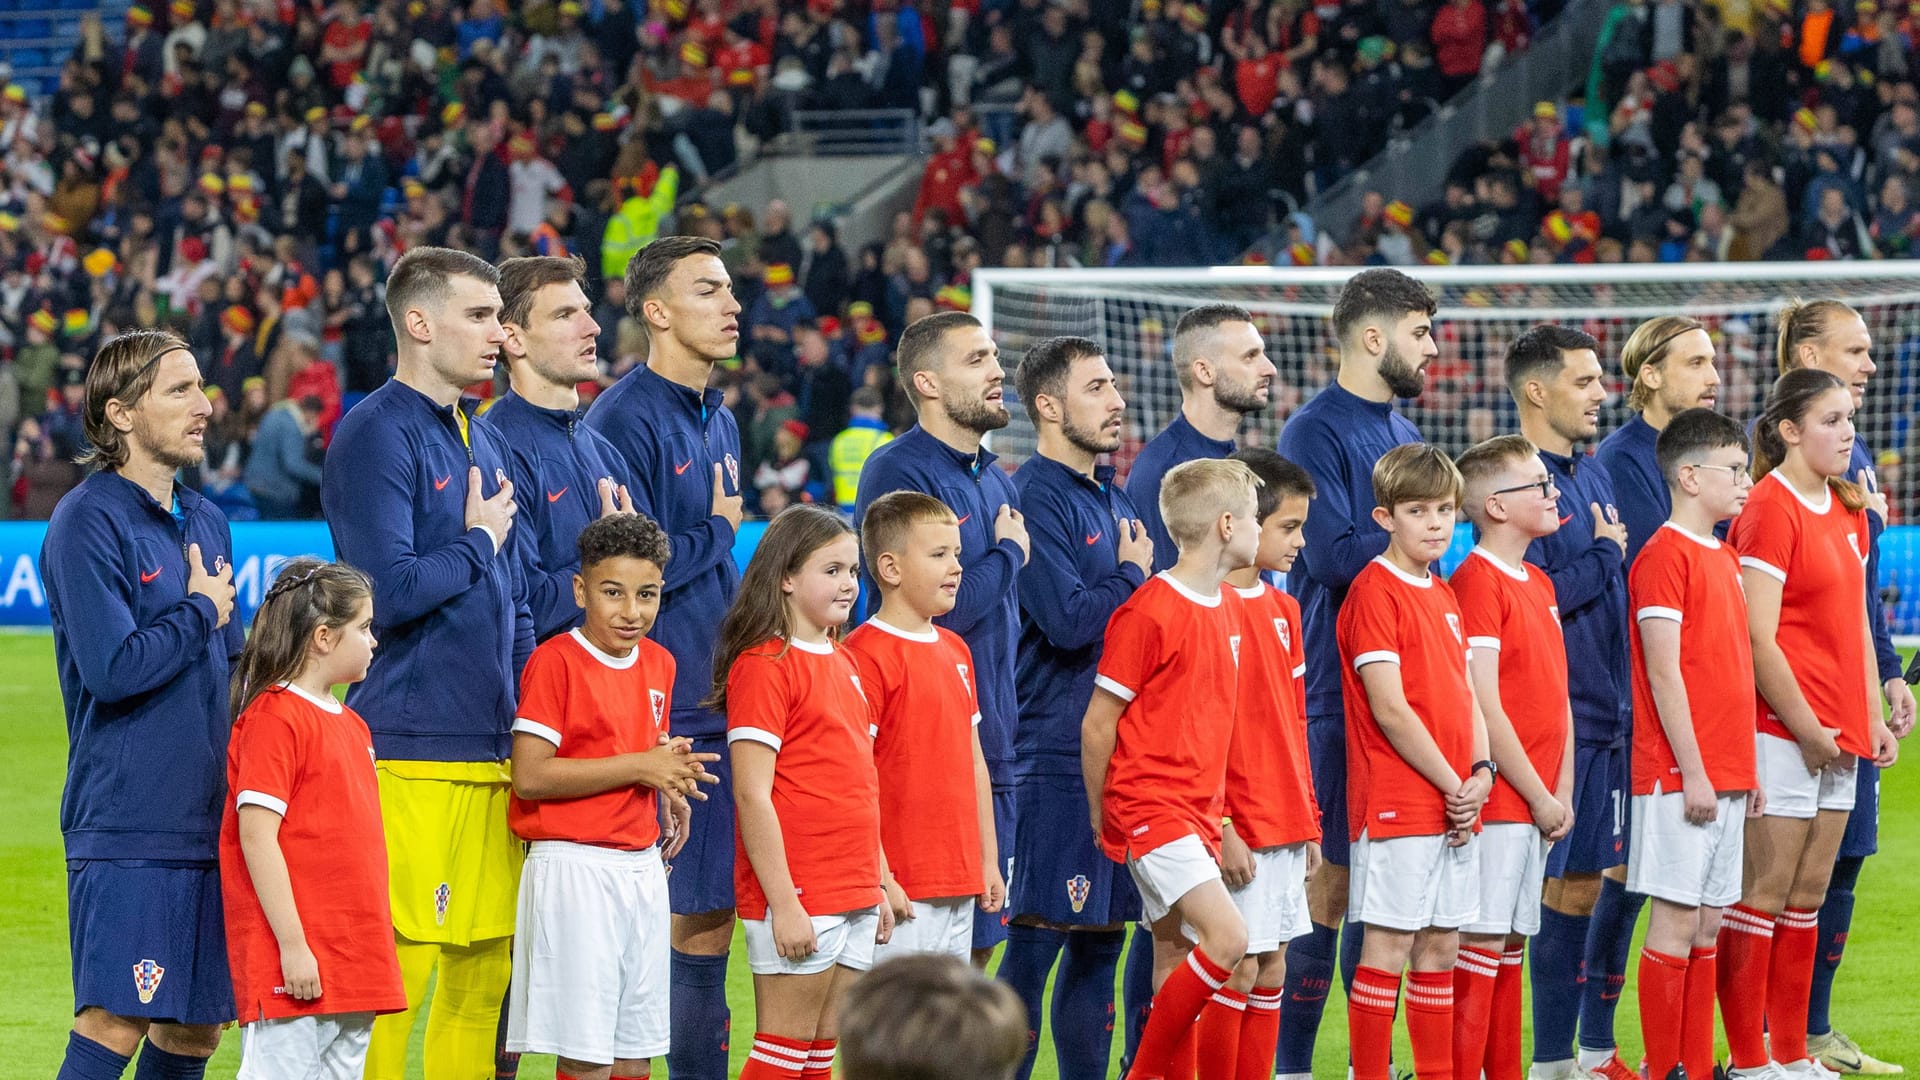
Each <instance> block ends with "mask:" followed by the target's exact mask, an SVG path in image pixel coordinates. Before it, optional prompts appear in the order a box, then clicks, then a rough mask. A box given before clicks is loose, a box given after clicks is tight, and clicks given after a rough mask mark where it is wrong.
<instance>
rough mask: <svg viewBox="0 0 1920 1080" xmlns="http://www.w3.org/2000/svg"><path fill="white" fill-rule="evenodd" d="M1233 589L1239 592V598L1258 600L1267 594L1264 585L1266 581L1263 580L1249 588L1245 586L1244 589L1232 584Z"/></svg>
mask: <svg viewBox="0 0 1920 1080" xmlns="http://www.w3.org/2000/svg"><path fill="white" fill-rule="evenodd" d="M1233 591H1234V592H1237V593H1239V594H1240V599H1242V600H1258V599H1260V598H1261V597H1263V596H1265V595H1267V585H1266V582H1264V581H1263V582H1261V583H1259V584H1257V585H1254V586H1252V587H1250V588H1245V589H1242V588H1240V587H1239V586H1238V585H1236V586H1234V588H1233Z"/></svg>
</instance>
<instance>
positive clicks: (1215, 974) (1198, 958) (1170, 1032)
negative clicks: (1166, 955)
mask: <svg viewBox="0 0 1920 1080" xmlns="http://www.w3.org/2000/svg"><path fill="white" fill-rule="evenodd" d="M1228 974H1230V973H1229V972H1228V971H1227V969H1226V968H1223V967H1221V966H1220V965H1219V964H1216V963H1214V962H1213V961H1212V960H1209V959H1207V956H1206V954H1205V953H1202V952H1201V951H1200V950H1199V949H1194V950H1193V951H1191V952H1189V953H1187V958H1186V959H1185V960H1183V961H1181V963H1180V964H1179V965H1178V966H1177V967H1175V968H1174V969H1173V972H1172V973H1171V974H1169V975H1168V976H1167V981H1166V982H1164V983H1161V984H1160V992H1159V993H1157V994H1155V995H1153V1009H1152V1011H1151V1012H1149V1013H1148V1014H1147V1027H1146V1030H1145V1031H1143V1032H1141V1033H1140V1048H1139V1049H1138V1050H1136V1051H1134V1055H1133V1069H1132V1071H1131V1072H1129V1073H1128V1074H1127V1075H1128V1076H1129V1077H1132V1078H1133V1080H1158V1078H1161V1077H1166V1076H1169V1075H1171V1074H1172V1071H1173V1067H1174V1060H1175V1059H1174V1052H1175V1050H1176V1049H1177V1048H1178V1046H1179V1044H1180V1041H1181V1036H1182V1035H1185V1034H1187V1033H1188V1032H1190V1031H1192V1030H1193V1021H1194V1019H1195V1018H1196V1017H1198V1016H1199V1015H1200V1010H1201V1009H1202V1008H1204V1007H1205V1006H1206V1004H1207V999H1208V998H1210V997H1212V996H1213V994H1214V992H1215V991H1216V990H1219V989H1220V988H1221V987H1222V986H1225V985H1226V984H1227V976H1228Z"/></svg>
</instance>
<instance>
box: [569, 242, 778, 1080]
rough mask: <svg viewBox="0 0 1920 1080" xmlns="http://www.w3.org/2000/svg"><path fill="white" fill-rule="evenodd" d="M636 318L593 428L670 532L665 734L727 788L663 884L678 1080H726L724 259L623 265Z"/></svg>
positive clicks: (733, 504) (698, 805)
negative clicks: (634, 359) (716, 667)
mask: <svg viewBox="0 0 1920 1080" xmlns="http://www.w3.org/2000/svg"><path fill="white" fill-rule="evenodd" d="M626 288H627V314H628V315H631V316H632V317H633V318H634V320H635V321H637V322H639V323H640V325H641V326H643V327H645V328H646V331H647V362H646V364H645V365H644V366H642V367H638V368H635V369H634V370H632V371H630V372H628V373H627V374H626V375H624V376H622V377H621V379H620V381H619V382H617V383H614V384H613V385H612V386H611V387H608V388H607V390H606V392H604V393H602V394H601V395H600V396H599V397H598V398H596V399H594V402H593V407H592V408H590V409H588V410H587V426H588V427H591V428H593V429H594V430H596V431H598V432H599V433H600V434H602V435H604V436H606V439H607V441H608V442H609V443H611V444H613V447H614V448H615V449H616V450H618V451H619V452H620V455H621V457H623V458H625V459H626V463H627V468H628V470H629V476H630V477H631V479H632V487H631V491H632V494H633V504H632V505H633V509H635V510H637V511H639V512H640V513H642V514H645V515H647V516H648V517H650V518H652V519H653V520H655V521H657V522H659V523H660V527H661V528H663V529H665V530H666V531H667V539H668V543H669V544H670V546H671V548H672V555H673V558H672V559H671V560H670V561H669V562H668V563H667V565H666V583H665V588H664V591H663V592H662V594H661V597H660V616H659V618H658V619H657V620H656V621H655V622H654V624H653V639H654V640H655V641H657V642H659V643H660V644H662V645H664V646H666V649H667V651H668V652H670V653H672V654H673V660H674V665H675V668H674V681H673V697H672V714H671V717H670V726H671V729H672V731H673V733H674V735H676V736H680V735H685V736H688V737H689V738H691V739H692V740H693V750H694V751H695V752H696V753H702V754H718V755H719V757H720V760H718V761H716V762H713V763H711V764H710V765H709V766H708V769H707V771H708V772H712V773H716V774H718V776H719V778H720V780H719V783H718V784H716V785H715V786H713V787H711V788H709V789H708V792H707V799H706V801H705V802H695V803H694V804H693V822H692V826H691V829H692V832H691V834H690V836H689V838H688V841H687V845H686V847H684V848H682V849H681V850H680V854H679V855H678V856H676V857H675V859H674V870H675V871H676V872H675V873H672V874H670V875H668V877H667V899H668V902H669V904H670V906H671V907H672V909H673V929H672V932H671V933H672V937H673V957H672V966H671V975H670V980H671V983H672V995H671V997H670V999H669V1001H670V1008H671V1010H672V1021H671V1026H672V1040H671V1041H672V1049H670V1050H668V1051H667V1071H668V1072H669V1073H671V1074H672V1075H674V1076H676V1077H680V1078H681V1080H726V1075H727V1030H728V1024H729V1022H730V1020H731V1015H730V1014H729V1012H728V1011H727V952H728V950H729V949H730V948H732V946H733V908H734V896H733V832H734V827H733V826H734V815H733V773H732V764H731V762H730V760H729V758H728V755H727V740H726V736H727V718H726V717H725V716H724V715H722V714H720V713H718V712H715V711H713V710H711V709H707V708H705V707H703V706H702V705H701V704H700V703H701V702H702V701H704V700H706V698H707V695H708V694H709V693H710V692H711V691H712V689H713V651H714V642H715V640H716V638H717V637H718V635H719V632H720V616H721V615H722V614H723V613H724V612H725V611H726V610H727V609H728V608H729V607H731V606H732V604H733V597H734V593H735V592H737V591H738V590H739V588H740V569H739V567H737V566H735V565H734V561H733V538H734V530H736V529H738V528H739V527H740V426H739V425H738V424H737V423H735V422H734V418H733V412H732V411H731V410H729V409H728V408H727V406H726V404H725V402H724V399H723V395H722V394H721V392H720V389H719V388H718V387H714V386H709V385H707V383H708V381H709V380H710V379H711V378H712V377H713V368H714V365H716V364H718V363H720V362H721V361H722V360H730V359H732V358H733V355H734V353H735V352H736V351H737V349H738V346H739V342H740V302H739V301H738V300H736V299H735V298H734V295H733V279H732V277H731V276H729V275H728V273H727V268H726V265H725V264H724V263H722V262H721V261H720V245H718V244H716V243H714V242H713V241H711V240H707V239H703V238H701V237H696V236H667V237H661V238H660V239H658V240H655V241H654V242H653V243H651V244H648V245H647V246H646V247H644V248H642V249H640V252H639V253H638V254H636V255H635V256H634V257H633V259H632V261H630V262H628V263H627V273H626Z"/></svg>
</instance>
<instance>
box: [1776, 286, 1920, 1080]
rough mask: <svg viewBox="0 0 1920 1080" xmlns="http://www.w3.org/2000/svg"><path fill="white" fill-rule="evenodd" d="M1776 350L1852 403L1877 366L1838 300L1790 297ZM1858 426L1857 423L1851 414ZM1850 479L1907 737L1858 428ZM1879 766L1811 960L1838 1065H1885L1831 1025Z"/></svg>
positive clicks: (1815, 1009)
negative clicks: (1857, 492)
mask: <svg viewBox="0 0 1920 1080" xmlns="http://www.w3.org/2000/svg"><path fill="white" fill-rule="evenodd" d="M1779 321H1780V334H1779V338H1778V340H1777V350H1776V355H1777V357H1778V359H1779V362H1780V374H1782V375H1784V374H1786V373H1787V372H1789V371H1794V370H1796V369H1799V368H1817V369H1819V370H1821V371H1824V372H1827V373H1828V374H1830V375H1834V376H1837V377H1838V378H1839V379H1840V381H1841V382H1844V383H1846V384H1847V390H1848V391H1849V392H1850V393H1852V395H1853V404H1854V408H1856V409H1859V408H1862V407H1864V403H1865V401H1866V394H1867V384H1868V383H1869V382H1870V381H1871V380H1872V378H1873V375H1874V373H1875V372H1876V371H1878V370H1879V366H1878V365H1877V364H1875V363H1874V359H1873V334H1872V333H1871V332H1870V331H1869V330H1868V329H1867V322H1866V320H1865V319H1863V318H1861V316H1860V313H1859V312H1857V311H1855V310H1854V309H1853V308H1851V307H1849V306H1847V304H1845V303H1844V302H1842V301H1839V300H1795V301H1793V302H1792V303H1790V304H1788V305H1787V306H1786V307H1785V308H1784V309H1783V310H1782V311H1781V312H1780V315H1779ZM1855 426H1856V427H1858V426H1859V425H1858V423H1857V422H1856V425H1855ZM1846 475H1847V479H1849V480H1852V481H1853V482H1855V483H1857V484H1859V485H1860V486H1861V487H1863V488H1865V489H1866V492H1867V541H1868V542H1867V552H1868V554H1867V624H1868V625H1869V626H1870V627H1872V629H1873V645H1874V655H1875V663H1876V666H1877V667H1878V668H1879V674H1880V690H1881V693H1882V694H1884V695H1885V696H1886V699H1887V707H1888V716H1887V726H1888V727H1889V728H1890V729H1891V730H1892V731H1893V733H1894V734H1895V735H1899V736H1902V737H1904V736H1905V735H1906V734H1907V732H1908V731H1910V730H1912V728H1913V721H1914V699H1913V691H1912V690H1910V689H1908V688H1907V680H1906V679H1904V678H1902V677H1901V666H1902V665H1901V661H1900V653H1899V652H1898V651H1896V650H1895V649H1894V647H1893V636H1892V633H1891V632H1890V630H1889V628H1888V626H1887V619H1886V615H1885V612H1884V610H1883V608H1882V604H1881V600H1880V534H1881V533H1882V532H1883V531H1884V530H1885V529H1886V527H1887V525H1889V524H1890V523H1891V517H1890V515H1889V514H1888V513H1887V497H1886V496H1885V495H1884V494H1882V493H1881V491H1880V486H1879V481H1878V478H1877V476H1876V475H1875V472H1874V457H1873V447H1871V446H1869V445H1867V441H1866V438H1865V437H1864V435H1863V434H1862V433H1859V432H1857V431H1856V433H1855V434H1854V437H1853V457H1852V460H1851V461H1849V462H1848V463H1847V474H1846ZM1879 833H1880V770H1879V769H1877V768H1875V767H1874V765H1873V763H1872V762H1869V761H1862V762H1861V763H1860V768H1859V783H1858V790H1857V792H1856V793H1855V800H1854V806H1853V814H1852V816H1850V817H1849V818H1848V819H1847V831H1846V834H1845V835H1844V836H1843V837H1841V840H1840V857H1839V859H1838V860H1836V861H1835V862H1834V864H1833V880H1832V881H1830V882H1828V883H1827V896H1826V899H1825V900H1824V901H1823V902H1822V903H1821V905H1820V949H1819V950H1818V952H1816V953H1815V955H1814V961H1813V997H1812V1003H1811V1005H1810V1006H1809V1007H1808V1009H1807V1049H1808V1052H1809V1053H1811V1054H1812V1055H1813V1057H1814V1059H1815V1060H1817V1061H1820V1062H1821V1063H1822V1064H1825V1065H1826V1066H1827V1067H1828V1068H1830V1069H1833V1070H1835V1071H1836V1072H1849V1073H1851V1072H1864V1073H1874V1072H1888V1071H1892V1069H1891V1067H1889V1066H1887V1063H1885V1062H1882V1061H1880V1060H1878V1059H1877V1058H1875V1057H1873V1056H1872V1055H1871V1054H1868V1053H1867V1052H1866V1051H1864V1050H1862V1049H1860V1046H1859V1044H1857V1043H1855V1042H1854V1041H1853V1040H1852V1039H1850V1038H1848V1037H1847V1035H1846V1033H1845V1032H1843V1031H1839V1030H1837V1029H1835V1028H1834V1026H1833V1021H1832V1019H1831V1009H1830V1006H1831V1004H1832V1000H1833V979H1834V975H1835V974H1836V973H1837V971H1838V970H1839V967H1840V961H1841V957H1842V955H1843V954H1844V952H1845V950H1846V947H1847V934H1848V932H1849V930H1850V929H1851V928H1852V925H1853V906H1854V887H1855V885H1856V884H1857V883H1858V882H1859V880H1860V871H1861V869H1862V868H1863V866H1864V864H1865V862H1866V858H1867V856H1869V855H1871V854H1873V853H1874V852H1875V851H1876V850H1878V849H1879V840H1880V837H1879Z"/></svg>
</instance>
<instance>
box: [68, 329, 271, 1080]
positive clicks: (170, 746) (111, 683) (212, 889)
mask: <svg viewBox="0 0 1920 1080" xmlns="http://www.w3.org/2000/svg"><path fill="white" fill-rule="evenodd" d="M87 400H88V403H89V404H88V406H87V411H86V432H87V441H88V443H90V444H91V447H92V449H91V450H90V451H89V456H90V458H91V459H92V461H93V462H94V463H95V464H97V465H99V466H100V471H98V472H95V473H94V474H93V475H91V476H89V477H87V479H86V480H84V481H82V482H81V484H80V486H78V487H76V488H74V489H73V491H71V492H69V493H68V494H67V496H66V497H65V498H63V499H61V500H60V504H59V505H58V506H57V507H55V508H54V511H53V520H51V521H50V522H48V523H47V534H46V540H45V543H44V545H43V546H42V548H41V550H40V571H41V575H42V577H43V578H44V579H45V581H46V588H47V611H48V615H49V616H50V617H51V619H52V622H53V652H54V660H55V663H56V664H57V665H58V667H59V675H60V697H61V700H62V702H63V704H64V705H65V706H66V713H67V739H68V752H67V782H66V789H65V791H64V793H63V794H62V796H61V800H60V831H61V834H62V837H63V839H64V841H65V847H66V856H67V918H68V926H69V929H70V932H71V942H72V948H73V1012H74V1018H73V1033H72V1034H71V1035H70V1036H68V1041H67V1052H66V1057H65V1060H64V1061H63V1062H62V1064H61V1066H60V1072H59V1077H60V1080H113V1078H115V1077H118V1076H120V1075H121V1073H122V1072H123V1071H124V1070H125V1069H126V1067H127V1063H128V1061H129V1060H130V1059H131V1058H132V1056H133V1054H134V1052H135V1050H136V1049H138V1050H139V1051H140V1064H139V1066H138V1068H137V1069H136V1070H135V1073H134V1075H135V1076H136V1077H138V1078H152V1080H161V1078H172V1077H179V1078H188V1080H190V1078H194V1077H199V1076H201V1075H203V1074H204V1073H205V1072H206V1067H207V1057H208V1056H209V1055H211V1054H212V1053H213V1051H214V1048H215V1047H216V1046H218V1045H219V1042H220V1026H221V1025H222V1024H225V1023H227V1022H228V1021H230V1020H232V1019H233V1018H234V1003H233V983H232V981H231V978H230V977H229V975H228V971H227V947H226V935H225V933H224V925H225V924H224V921H223V918H222V915H221V906H220V873H219V836H220V814H221V810H222V804H223V801H224V798H225V794H224V793H225V790H226V760H227V729H228V728H229V727H230V726H231V723H232V717H230V716H229V715H228V712H227V671H228V665H229V664H230V663H231V662H232V661H233V659H234V658H235V657H236V656H238V655H239V653H240V645H241V641H242V634H241V626H240V624H239V622H238V621H236V620H234V619H233V618H232V615H233V600H234V592H233V567H232V562H233V544H232V540H231V538H230V537H229V535H228V531H227V519H226V517H225V515H223V514H221V513H220V511H219V509H218V508H217V507H215V506H214V505H213V504H212V503H210V502H208V501H207V500H205V499H203V498H201V497H200V495H199V494H198V493H197V492H195V491H193V490H191V489H189V488H184V487H177V486H175V484H174V474H175V472H176V471H178V470H179V469H181V468H183V467H185V466H188V465H197V464H199V462H200V461H201V459H202V458H204V457H205V455H206V451H205V449H204V444H205V435H206V427H207V417H208V416H210V415H211V414H212V412H213V407H212V405H211V404H210V403H209V402H208V401H207V395H206V394H205V393H204V392H202V390H201V386H200V368H199V365H198V364H197V363H196V362H195V361H194V358H193V354H192V353H190V352H188V351H187V345H186V342H184V341H182V340H180V339H179V338H177V337H175V336H174V335H172V334H167V333H161V332H156V331H135V332H133V333H129V334H122V335H120V336H119V337H117V338H115V339H113V340H112V341H109V342H108V343H107V344H106V345H104V346H102V347H101V349H100V352H99V354H98V355H97V356H95V357H94V360H93V366H92V368H91V369H90V370H89V371H88V372H87ZM143 1039H144V1041H145V1047H144V1049H141V1044H142V1040H143Z"/></svg>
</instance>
